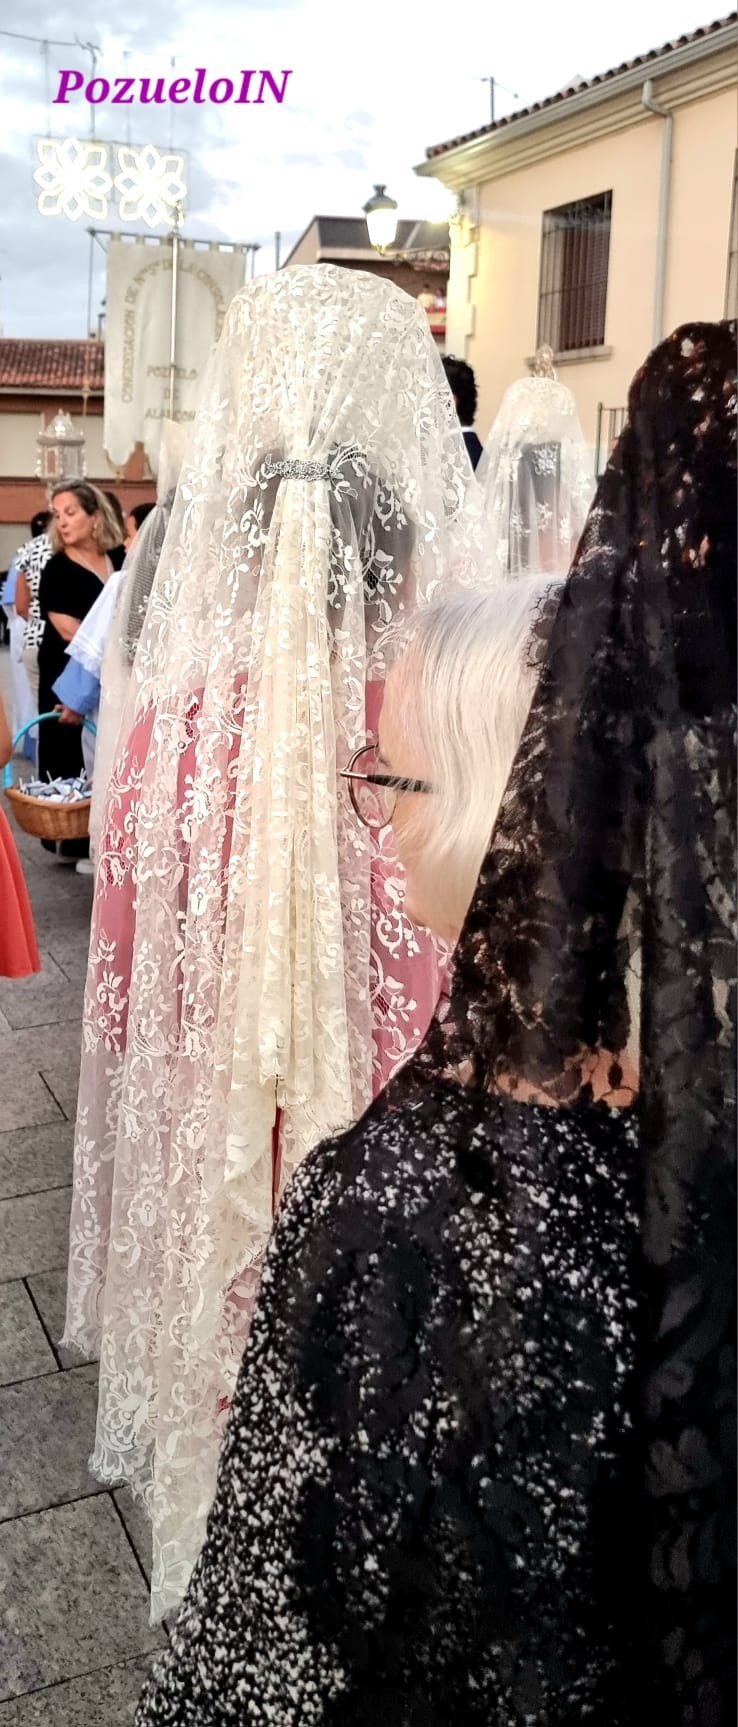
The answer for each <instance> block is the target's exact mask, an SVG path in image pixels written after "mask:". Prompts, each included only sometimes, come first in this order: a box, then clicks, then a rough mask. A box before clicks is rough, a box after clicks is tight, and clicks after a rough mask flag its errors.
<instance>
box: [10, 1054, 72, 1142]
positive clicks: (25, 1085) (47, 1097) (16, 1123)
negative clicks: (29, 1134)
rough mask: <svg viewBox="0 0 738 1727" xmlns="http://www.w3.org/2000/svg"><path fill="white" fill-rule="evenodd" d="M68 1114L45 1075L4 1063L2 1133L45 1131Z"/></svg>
mask: <svg viewBox="0 0 738 1727" xmlns="http://www.w3.org/2000/svg"><path fill="white" fill-rule="evenodd" d="M63 1116H64V1111H63V1109H62V1107H61V1105H60V1103H59V1102H58V1099H57V1098H55V1096H54V1094H53V1091H52V1090H51V1087H50V1086H49V1085H48V1084H47V1082H46V1080H45V1079H44V1078H43V1076H42V1074H41V1073H40V1072H39V1073H33V1072H29V1071H28V1070H27V1069H24V1068H22V1067H21V1068H16V1067H14V1066H13V1065H12V1061H11V1062H6V1061H3V1071H2V1081H1V1082H0V1129H2V1131H3V1132H4V1133H9V1132H12V1131H13V1129H14V1128H17V1127H43V1125H44V1123H45V1122H47V1121H58V1120H59V1118H60V1117H62V1118H63Z"/></svg>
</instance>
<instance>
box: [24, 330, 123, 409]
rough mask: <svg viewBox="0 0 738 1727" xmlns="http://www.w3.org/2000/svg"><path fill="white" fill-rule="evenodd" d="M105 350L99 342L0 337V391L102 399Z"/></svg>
mask: <svg viewBox="0 0 738 1727" xmlns="http://www.w3.org/2000/svg"><path fill="white" fill-rule="evenodd" d="M104 371H105V347H104V344H103V343H102V342H98V341H90V342H84V341H82V342H56V341H49V342H46V341H39V342H26V341H23V340H22V339H21V338H18V337H14V336H3V337H0V390H18V391H38V392H40V393H41V392H43V391H44V390H59V391H65V390H66V391H69V392H70V394H78V395H82V394H83V391H84V388H85V382H86V387H87V389H88V391H89V392H90V394H91V395H102V391H103V380H104Z"/></svg>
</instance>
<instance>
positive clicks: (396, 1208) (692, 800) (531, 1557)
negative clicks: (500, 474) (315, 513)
mask: <svg viewBox="0 0 738 1727" xmlns="http://www.w3.org/2000/svg"><path fill="white" fill-rule="evenodd" d="M735 549H736V548H735V329H734V328H733V327H729V326H727V325H726V326H706V325H705V326H693V327H690V328H685V329H683V330H681V331H679V332H677V334H676V335H675V336H673V337H672V338H671V339H670V340H669V341H668V342H666V343H664V344H663V345H662V347H661V348H659V349H658V350H657V351H656V352H655V353H654V354H653V355H652V356H651V358H650V359H649V361H648V362H647V364H646V366H645V367H644V368H643V370H642V372H641V373H640V374H639V376H638V377H637V379H636V380H635V383H634V385H633V388H632V392H631V399H630V410H629V420H628V425H627V427H626V430H625V432H624V434H623V437H622V439H621V442H620V444H619V446H618V448H617V450H616V451H615V453H614V456H613V458H612V460H611V463H610V465H609V467H608V470H607V472H606V474H605V476H604V478H603V480H602V482H601V484H600V487H599V490H598V494H597V498H596V500H595V504H594V506H593V509H592V512H591V515H590V518H589V521H588V524H587V527H586V529H585V533H584V536H583V539H582V542H581V545H580V547H579V550H578V553H577V557H576V560H575V565H574V569H573V572H572V575H571V577H570V580H569V582H568V584H567V587H566V590H565V593H564V596H563V599H562V602H561V605H560V608H559V610H558V613H557V616H556V619H555V622H554V624H553V629H552V632H551V633H550V638H549V640H548V645H547V647H546V648H545V649H544V648H542V649H541V653H542V669H541V675H540V679H539V683H538V688H537V693H536V697H535V699H534V703H533V707H532V710H531V715H530V719H529V723H528V725H527V728H526V732H525V735H524V738H523V741H522V745H521V748H520V752H519V755H518V758H517V760H516V764H515V769H514V772H513V775H512V778H511V782H510V786H509V788H508V792H507V794H506V798H505V801H504V804H503V808H502V810H501V812H500V816H499V819H498V823H497V826H496V829H495V834H494V836H493V839H492V842H491V845H490V851H489V854H488V857H487V860H486V862H485V865H484V868H483V870H482V873H481V876H480V880H479V883H478V887H477V891H476V894H475V898H474V902H473V904H472V907H471V910H470V913H469V917H468V921H467V924H466V927H465V930H464V932H463V935H462V939H461V943H460V946H459V950H458V954H457V960H456V965H455V971H454V981H453V986H452V989H451V994H450V997H449V999H448V1000H447V1001H446V1002H445V1003H444V1004H443V1007H442V1009H441V1010H439V1013H438V1015H437V1017H436V1020H435V1021H434V1024H433V1026H432V1028H431V1031H430V1034H429V1036H428V1039H427V1041H426V1043H425V1045H424V1047H423V1049H422V1050H421V1052H420V1053H419V1055H418V1056H417V1057H416V1058H415V1059H414V1060H413V1061H412V1062H411V1063H410V1064H409V1065H408V1067H407V1068H406V1069H405V1070H404V1072H403V1073H402V1074H401V1075H400V1076H398V1079H397V1080H396V1081H395V1082H394V1083H393V1085H392V1086H391V1087H390V1089H389V1091H388V1092H387V1093H385V1095H384V1097H383V1098H382V1099H380V1100H379V1101H378V1103H377V1104H375V1105H374V1107H373V1108H372V1109H371V1110H370V1111H369V1113H368V1115H367V1116H366V1117H365V1118H364V1120H363V1122H361V1123H359V1125H358V1127H357V1128H355V1129H353V1130H352V1132H351V1133H349V1134H347V1135H345V1136H344V1137H343V1138H342V1139H341V1140H339V1141H336V1142H333V1143H331V1144H329V1145H327V1146H324V1147H321V1148H319V1149H318V1151H317V1152H315V1153H313V1155H312V1156H311V1157H310V1158H309V1159H308V1160H307V1161H306V1163H305V1165H304V1166H303V1168H302V1169H301V1170H300V1172H299V1173H298V1176H297V1177H296V1179H295V1181H294V1183H293V1186H292V1188H291V1189H290V1192H289V1194H288V1196H287V1198H286V1200H285V1202H284V1205H283V1207H282V1210H281V1213H280V1217H279V1220H278V1223H277V1227H276V1230H275V1235H274V1238H273V1241H272V1245H271V1248H270V1252H269V1256H268V1261H267V1266H266V1270H265V1275H264V1280H263V1285H262V1291H261V1296H260V1300H259V1303H258V1307H257V1312H256V1315H255V1319H254V1325H253V1329H252V1335H251V1339H250V1343H249V1346H248V1349H247V1352H246V1356H245V1359H244V1364H243V1368H242V1372H241V1376H240V1380H239V1386H238V1390H237V1394H236V1399H235V1402H234V1407H233V1410H232V1413H231V1420H230V1424H229V1429H228V1435H227V1439H226V1443H225V1448H224V1452H223V1457H222V1460H221V1468H220V1474H219V1482H218V1490H217V1495H216V1500H215V1504H214V1507H213V1511H212V1513H211V1518H210V1522H209V1526H208V1535H207V1539H206V1542H205V1546H204V1549H203V1553H202V1555H201V1558H200V1561H199V1563H198V1566H197V1569H196V1572H195V1575H194V1577H193V1580H192V1584H191V1586H190V1590H189V1593H188V1597H187V1600H186V1602H185V1604H184V1607H183V1610H182V1613H181V1615H180V1619H179V1622H178V1625H177V1627H176V1629H175V1632H174V1635H173V1639H172V1647H171V1650H170V1652H169V1653H168V1655H167V1657H166V1658H165V1660H164V1663H163V1665H162V1669H161V1671H160V1674H159V1676H158V1678H157V1679H156V1680H155V1681H154V1682H152V1684H151V1685H150V1686H149V1687H148V1689H147V1692H146V1694H145V1697H144V1700H143V1701H142V1704H141V1707H140V1711H139V1715H138V1723H139V1727H154V1724H158V1727H163V1724H164V1723H167V1724H173V1723H175V1722H176V1723H199V1724H200V1727H216V1724H218V1727H220V1724H225V1723H236V1722H238V1723H246V1722H252V1721H254V1722H257V1721H258V1722H260V1723H265V1724H267V1727H271V1724H276V1723H279V1727H288V1724H289V1727H292V1724H293V1723H294V1724H297V1723H300V1727H314V1724H315V1727H317V1724H318V1723H320V1727H339V1724H340V1727H349V1724H351V1727H360V1724H364V1723H366V1727H368V1724H369V1722H372V1723H374V1722H382V1724H383V1727H420V1724H421V1723H422V1724H423V1727H431V1724H438V1727H440V1724H441V1723H443V1724H444V1727H457V1724H458V1727H461V1723H462V1722H463V1723H464V1727H467V1724H468V1727H472V1724H473V1727H482V1724H484V1727H513V1724H521V1727H522V1724H523V1723H525V1724H527V1727H533V1724H535V1727H563V1724H564V1723H579V1722H582V1723H583V1722H590V1723H596V1724H597V1727H638V1724H640V1723H643V1727H645V1724H646V1723H648V1724H649V1727H653V1724H655V1723H658V1727H728V1722H731V1723H732V1721H733V1719H734V1690H733V1680H732V1672H733V1662H732V1649H733V1638H734V1599H733V1577H734V1572H733V1564H732V1562H733V1549H734V1539H735V1523H734V1516H733V1514H732V1507H733V1489H734V1423H733V1417H734V1399H735V1374H734V1338H735V1326H734V1257H735V1256H734V1237H735V1216H734V1206H733V1198H734V1165H735V1046H734V1042H735V1040H734V1032H735V945H734V941H735V938H734V927H733V918H734V899H735V894H734V872H735V740H734V717H735V647H736V643H735V624H736V567H735ZM627 1062H629V1063H630V1064H631V1065H633V1066H634V1067H635V1069H636V1072H637V1076H638V1078H637V1086H635V1087H634V1097H633V1107H632V1108H628V1109H622V1108H619V1107H618V1108H615V1107H610V1103H612V1104H614V1103H615V1102H616V1101H617V1103H618V1104H619V1105H620V1104H622V1102H623V1097H624V1094H626V1092H627V1083H628V1069H627V1066H626V1063H627ZM593 1072H594V1073H595V1075H596V1077H595V1079H594V1082H593ZM603 1076H605V1078H604V1082H603ZM593 1083H594V1086H595V1093H596V1095H593V1090H592V1084H593ZM603 1085H604V1090H605V1092H607V1087H608V1085H609V1087H610V1089H611V1098H610V1103H608V1098H607V1095H606V1096H605V1097H604V1098H603V1097H602V1092H603ZM516 1092H517V1094H518V1095H517V1097H516V1095H515V1094H516ZM511 1094H512V1095H511ZM536 1099H538V1101H536ZM544 1099H548V1101H543V1100H544Z"/></svg>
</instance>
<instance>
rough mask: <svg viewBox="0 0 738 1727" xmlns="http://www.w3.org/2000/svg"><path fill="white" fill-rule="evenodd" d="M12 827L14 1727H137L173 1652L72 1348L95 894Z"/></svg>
mask: <svg viewBox="0 0 738 1727" xmlns="http://www.w3.org/2000/svg"><path fill="white" fill-rule="evenodd" d="M8 672H9V668H8V651H7V648H3V649H0V684H1V685H2V687H3V689H4V693H5V697H6V704H7V698H8V695H9V689H8V683H9V676H8ZM8 705H9V704H8ZM5 807H6V813H9V806H8V805H6V806H5ZM10 819H11V826H12V827H13V832H14V837H15V839H16V842H17V844H18V850H19V852H20V855H21V859H22V862H23V868H24V871H25V876H26V881H27V883H28V888H29V891H30V895H31V900H32V903H33V911H34V916H35V920H36V930H37V934H38V940H39V947H40V950H41V957H42V961H43V970H42V972H41V973H40V975H39V976H38V977H35V978H29V979H24V980H22V981H20V982H11V981H8V980H0V1727H126V1724H130V1723H132V1721H133V1717H134V1712H135V1705H136V1701H137V1699H138V1696H139V1695H140V1691H141V1687H142V1684H143V1680H144V1677H145V1673H146V1670H147V1666H148V1664H149V1662H150V1660H151V1652H152V1650H155V1649H157V1648H159V1647H160V1646H161V1645H162V1643H163V1642H164V1632H163V1631H162V1630H161V1629H160V1628H158V1629H157V1628H153V1627H152V1626H151V1625H150V1624H149V1592H148V1575H149V1569H150V1540H149V1535H148V1523H147V1520H146V1517H145V1515H144V1514H143V1513H142V1512H141V1511H140V1510H139V1508H138V1507H137V1505H136V1504H135V1502H134V1501H133V1499H132V1498H131V1495H130V1493H129V1491H128V1489H126V1488H122V1489H119V1490H117V1491H114V1492H112V1493H111V1492H107V1491H104V1490H103V1489H101V1488H100V1487H99V1485H98V1483H97V1482H96V1481H95V1480H94V1479H93V1477H92V1476H91V1475H90V1474H89V1473H88V1469H87V1459H88V1457H89V1455H90V1452H91V1450H92V1443H93V1436H94V1426H95V1409H96V1402H97V1368H96V1366H95V1364H94V1363H84V1362H81V1361H80V1360H79V1357H78V1356H77V1355H76V1354H72V1353H70V1352H69V1351H66V1350H62V1349H60V1348H59V1341H58V1340H59V1338H60V1337H61V1335H62V1330H63V1325H64V1299H65V1285H66V1263H67V1229H68V1216H69V1202H70V1195H71V1181H72V1147H73V1139H74V1118H75V1110H76V1102H77V1084H78V1078H79V1063H80V1047H81V1016H82V993H83V986H84V977H85V970H86V962H87V946H88V938H89V925H90V906H91V900H92V882H91V879H90V878H89V877H86V876H78V875H76V874H75V871H74V868H73V866H72V865H69V864H60V863H57V862H56V860H55V858H54V857H53V856H51V855H50V854H49V853H46V852H44V851H43V850H42V848H41V846H40V844H39V842H38V840H32V839H29V838H27V837H26V835H24V834H21V833H20V830H19V829H18V828H17V827H16V826H15V824H14V822H13V820H12V817H11V818H10ZM0 915H2V911H1V910H0Z"/></svg>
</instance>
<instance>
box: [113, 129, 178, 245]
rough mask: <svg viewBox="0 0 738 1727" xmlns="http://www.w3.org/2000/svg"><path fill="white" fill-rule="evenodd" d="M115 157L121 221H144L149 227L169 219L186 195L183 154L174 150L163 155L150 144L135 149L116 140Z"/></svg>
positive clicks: (116, 185)
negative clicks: (117, 142) (116, 160)
mask: <svg viewBox="0 0 738 1727" xmlns="http://www.w3.org/2000/svg"><path fill="white" fill-rule="evenodd" d="M117 157H118V170H119V171H118V173H117V174H116V176H115V188H116V191H117V192H119V194H120V206H119V210H118V214H119V216H120V219H121V221H122V222H146V224H147V226H148V227H149V228H155V227H156V226H157V224H159V223H162V222H169V221H171V219H172V217H173V215H174V214H175V211H176V210H177V207H178V206H181V205H182V204H183V203H184V199H185V197H186V195H187V187H186V186H185V181H184V157H183V156H181V155H180V154H179V153H178V152H175V151H168V152H167V154H166V155H162V153H161V152H160V151H159V150H157V149H156V147H155V145H153V144H145V145H144V146H143V148H135V149H134V148H132V147H131V146H130V145H128V144H119V145H117Z"/></svg>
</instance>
